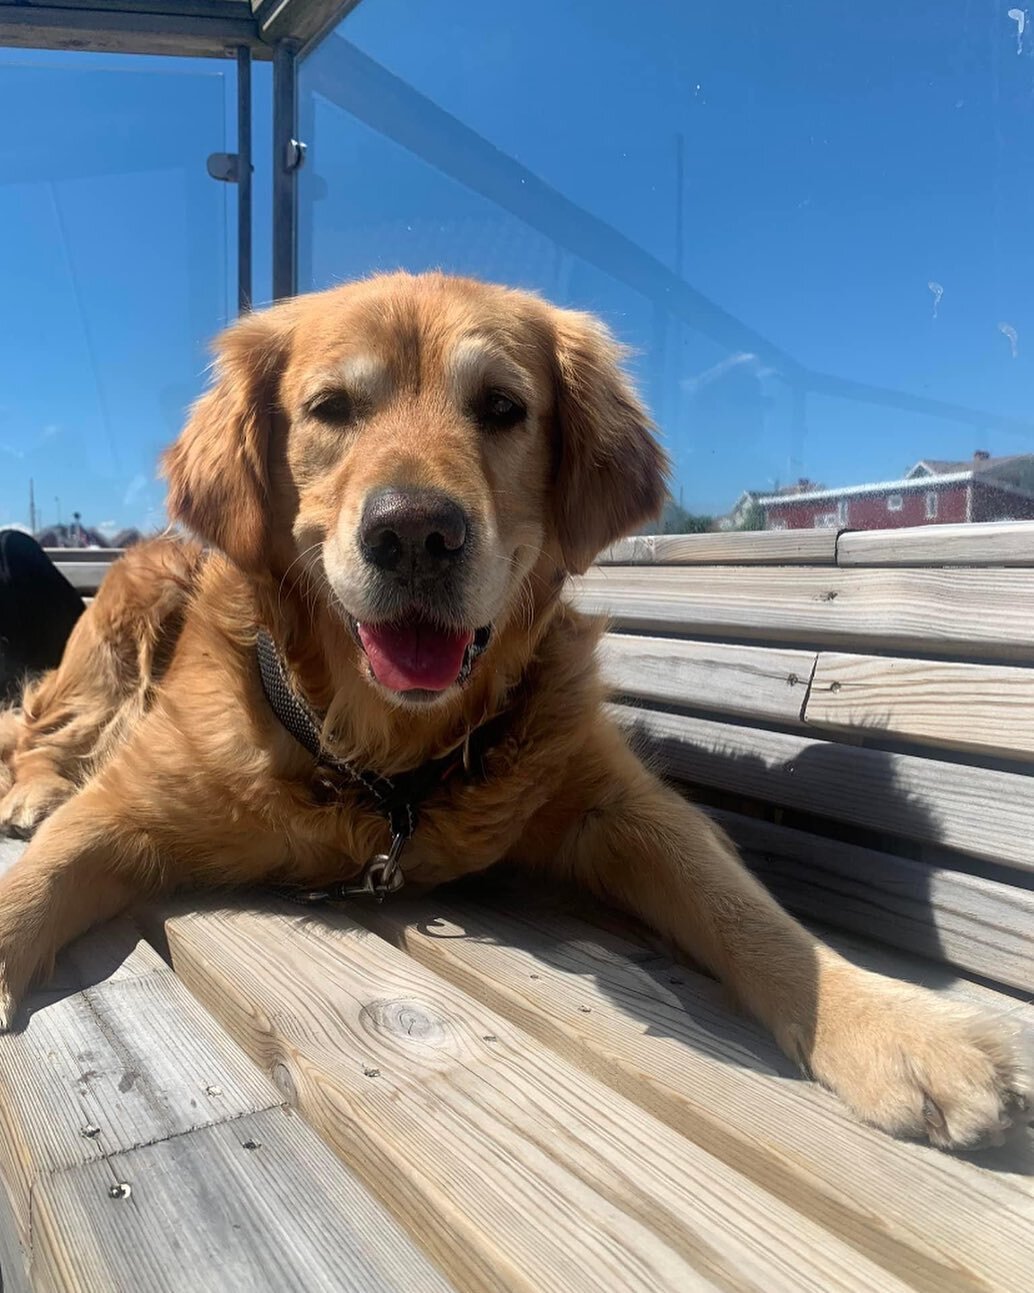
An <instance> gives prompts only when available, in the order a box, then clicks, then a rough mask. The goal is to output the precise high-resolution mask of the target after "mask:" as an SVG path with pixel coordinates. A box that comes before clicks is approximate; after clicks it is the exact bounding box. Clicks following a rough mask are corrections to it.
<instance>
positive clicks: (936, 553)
mask: <svg viewBox="0 0 1034 1293" xmlns="http://www.w3.org/2000/svg"><path fill="white" fill-rule="evenodd" d="M837 564H838V565H841V566H1034V521H995V522H992V523H982V524H976V525H974V524H969V525H919V526H914V527H910V528H909V529H904V530H848V531H845V532H844V533H842V534H841V535H840V538H839V540H838V541H837Z"/></svg>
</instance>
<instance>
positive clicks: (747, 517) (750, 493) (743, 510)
mask: <svg viewBox="0 0 1034 1293" xmlns="http://www.w3.org/2000/svg"><path fill="white" fill-rule="evenodd" d="M823 488H824V486H822V485H820V484H819V483H818V482H817V481H814V480H808V479H807V477H804V476H802V477H801V479H800V480H798V481H795V482H794V484H792V485H784V486H783V487H782V489H777V490H776V491H775V493H774V494H773V493H772V491H771V490H767V489H745V490H744V491H743V493H742V494H741V495H740V496H739V498H738V499H737V500H736V502H735V503H733V505H732V507H731V508H730V509H729V511H728V512H726V513H725V515H724V516H719V517H716V518H715V529H716V530H743V529H760V528H761V527H760V526H758V525H755V524H754V523H753V521H754V514H755V513H756V512H757V511H758V510H761V511H762V514H763V512H764V507H763V504H764V502H765V500H766V498H789V497H791V496H794V495H797V494H807V493H809V492H810V491H812V490H821V489H823ZM766 528H768V527H766Z"/></svg>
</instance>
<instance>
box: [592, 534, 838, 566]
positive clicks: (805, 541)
mask: <svg viewBox="0 0 1034 1293" xmlns="http://www.w3.org/2000/svg"><path fill="white" fill-rule="evenodd" d="M836 547H837V535H836V531H835V530H767V531H754V530H748V531H738V530H733V531H729V532H727V533H718V534H643V535H635V536H634V537H632V538H629V539H621V540H620V541H619V542H618V543H615V544H613V545H612V546H611V547H609V548H608V549H607V550H606V551H605V552H603V553H601V555H600V556H599V557H598V558H597V562H598V564H599V565H604V566H607V565H615V566H723V565H724V566H728V565H731V566H738V565H762V566H832V565H835V564H836Z"/></svg>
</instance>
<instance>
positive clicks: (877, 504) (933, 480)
mask: <svg viewBox="0 0 1034 1293" xmlns="http://www.w3.org/2000/svg"><path fill="white" fill-rule="evenodd" d="M757 501H758V504H759V506H760V507H762V508H764V511H765V529H766V530H811V529H825V528H828V529H838V530H840V529H852V530H891V529H896V528H897V527H898V526H906V525H945V524H948V523H950V522H959V521H1028V520H1034V454H1015V455H1013V456H1011V457H1008V458H992V457H991V456H990V454H988V453H985V452H983V451H978V452H977V453H975V454H974V455H973V457H972V459H971V460H970V461H968V462H945V461H943V460H940V459H924V460H923V461H921V462H917V463H916V464H915V466H914V467H913V468H912V469H911V470H910V471H909V472H907V473H906V474H905V476H903V477H902V478H901V480H886V481H880V482H878V483H873V484H868V485H846V486H842V487H841V488H840V489H805V490H803V491H798V492H794V493H789V492H786V491H784V492H782V493H779V494H768V495H765V496H764V497H761V498H759V499H758V500H757Z"/></svg>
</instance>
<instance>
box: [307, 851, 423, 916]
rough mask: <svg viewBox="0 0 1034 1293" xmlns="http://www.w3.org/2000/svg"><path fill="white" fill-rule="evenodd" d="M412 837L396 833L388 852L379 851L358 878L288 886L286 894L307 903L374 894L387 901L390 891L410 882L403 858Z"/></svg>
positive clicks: (376, 897)
mask: <svg viewBox="0 0 1034 1293" xmlns="http://www.w3.org/2000/svg"><path fill="white" fill-rule="evenodd" d="M408 839H409V836H408V835H393V836H392V838H391V848H389V849H388V851H387V853H375V854H374V855H373V857H372V858H370V860H369V862H367V864H366V866H364V867H363V869H362V871H360V872H359V878H358V880H354V881H351V882H348V881H344V880H340V881H338V883H337V884H328V885H326V886H325V887H324V888H322V889H288V890H286V891H285V892H284V896H285V897H287V898H289V899H290V900H291V901H292V902H300V903H302V904H304V905H305V906H317V905H318V904H319V903H322V902H343V901H344V900H345V899H346V898H373V899H375V900H376V901H377V902H383V901H384V899H385V898H386V897H387V896H388V894H389V893H397V892H398V891H399V889H401V888H402V886H403V885H404V884H405V883H406V877H405V876H404V875H403V874H402V867H401V865H400V859H401V857H402V850H403V849H404V848H405V847H406V843H407V841H408Z"/></svg>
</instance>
